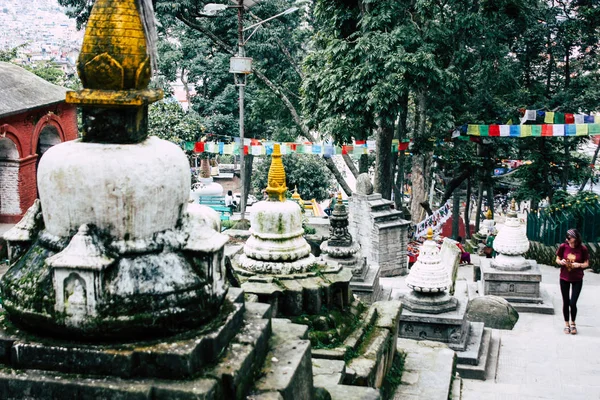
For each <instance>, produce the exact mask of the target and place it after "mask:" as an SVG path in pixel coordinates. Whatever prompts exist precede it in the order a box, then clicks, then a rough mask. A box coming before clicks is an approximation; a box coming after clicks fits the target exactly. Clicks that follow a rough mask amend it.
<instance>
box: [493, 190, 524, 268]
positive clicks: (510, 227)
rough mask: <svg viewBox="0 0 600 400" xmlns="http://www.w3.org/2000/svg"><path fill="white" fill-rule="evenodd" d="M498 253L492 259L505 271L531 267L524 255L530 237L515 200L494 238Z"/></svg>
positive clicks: (494, 266) (497, 266)
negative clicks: (522, 224) (519, 215)
mask: <svg viewBox="0 0 600 400" xmlns="http://www.w3.org/2000/svg"><path fill="white" fill-rule="evenodd" d="M494 250H495V251H496V253H497V255H496V257H495V258H494V259H493V260H492V262H491V264H492V267H493V268H496V269H499V270H504V271H524V270H527V269H530V268H531V262H530V261H528V260H526V259H525V257H524V256H523V255H524V254H525V253H527V251H528V250H529V239H527V234H526V233H525V229H524V228H523V226H521V221H520V220H519V217H518V216H517V212H516V210H515V200H514V199H513V200H512V202H511V205H510V211H509V212H508V214H507V215H506V221H505V222H504V226H503V227H502V229H501V230H500V232H499V233H498V235H497V236H496V238H495V239H494Z"/></svg>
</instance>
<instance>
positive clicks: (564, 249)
mask: <svg viewBox="0 0 600 400" xmlns="http://www.w3.org/2000/svg"><path fill="white" fill-rule="evenodd" d="M589 261H590V255H589V252H588V249H587V247H585V246H584V245H583V244H581V234H580V233H579V232H578V231H577V229H569V230H568V231H567V240H566V242H565V243H563V244H561V245H560V247H559V248H558V250H557V251H556V263H557V264H558V265H560V293H561V294H562V300H563V316H564V317H565V329H564V332H565V333H566V334H569V333H570V334H571V335H576V334H577V326H576V325H575V318H576V317H577V299H578V298H579V294H580V293H581V287H582V286H583V270H584V269H586V268H587V267H589ZM569 311H570V316H571V323H570V324H569Z"/></svg>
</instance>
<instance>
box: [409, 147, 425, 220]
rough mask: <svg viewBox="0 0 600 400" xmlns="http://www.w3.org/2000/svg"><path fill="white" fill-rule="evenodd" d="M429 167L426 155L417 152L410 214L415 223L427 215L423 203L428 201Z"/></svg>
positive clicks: (414, 163) (412, 174)
mask: <svg viewBox="0 0 600 400" xmlns="http://www.w3.org/2000/svg"><path fill="white" fill-rule="evenodd" d="M428 170H429V168H427V160H426V155H424V154H415V155H413V160H412V172H411V181H412V185H411V187H412V196H411V203H410V215H411V221H412V223H413V224H418V223H419V222H421V221H422V220H423V218H424V217H425V210H424V209H423V207H422V206H421V203H424V202H427V183H426V182H427V181H426V179H427V173H428Z"/></svg>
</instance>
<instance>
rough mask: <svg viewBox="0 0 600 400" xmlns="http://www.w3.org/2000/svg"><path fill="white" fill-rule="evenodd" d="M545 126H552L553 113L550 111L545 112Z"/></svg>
mask: <svg viewBox="0 0 600 400" xmlns="http://www.w3.org/2000/svg"><path fill="white" fill-rule="evenodd" d="M544 123H545V124H553V123H554V113H553V112H552V111H546V116H545V117H544Z"/></svg>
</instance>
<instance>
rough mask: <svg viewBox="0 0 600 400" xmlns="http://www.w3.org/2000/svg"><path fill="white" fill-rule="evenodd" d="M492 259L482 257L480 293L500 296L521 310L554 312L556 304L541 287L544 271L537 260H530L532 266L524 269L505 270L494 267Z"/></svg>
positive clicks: (543, 312)
mask: <svg viewBox="0 0 600 400" xmlns="http://www.w3.org/2000/svg"><path fill="white" fill-rule="evenodd" d="M491 261H492V259H490V258H480V269H481V281H480V282H481V283H480V286H482V288H481V290H479V293H482V294H483V295H493V296H500V297H503V298H504V299H506V300H507V301H509V302H510V303H511V304H512V305H513V306H514V307H515V309H516V310H517V311H519V312H538V313H541V314H554V306H553V305H552V302H551V301H550V299H549V297H548V296H547V294H545V293H544V292H543V291H542V290H541V289H540V283H541V282H542V273H541V271H540V267H539V266H538V265H537V263H536V262H535V261H532V260H528V262H529V264H530V265H531V268H529V269H526V270H523V271H504V270H500V269H497V268H494V267H492V265H491Z"/></svg>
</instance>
